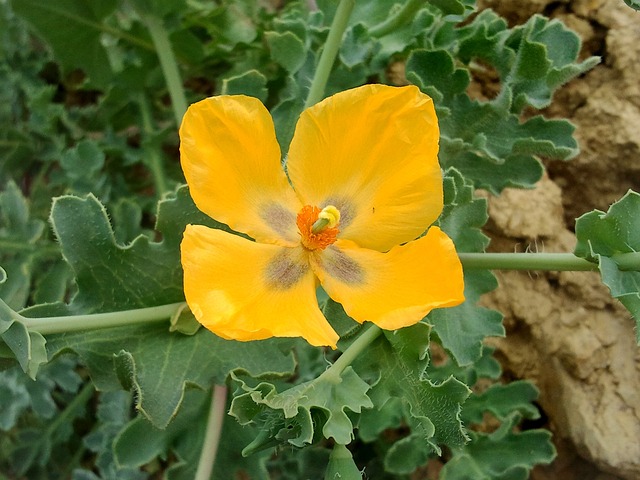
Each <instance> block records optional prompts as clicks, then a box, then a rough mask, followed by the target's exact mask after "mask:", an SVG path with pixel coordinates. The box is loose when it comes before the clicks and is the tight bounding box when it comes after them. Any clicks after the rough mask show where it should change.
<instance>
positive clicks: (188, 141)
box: [180, 95, 301, 245]
mask: <svg viewBox="0 0 640 480" xmlns="http://www.w3.org/2000/svg"><path fill="white" fill-rule="evenodd" d="M180 159H181V163H182V169H183V170H184V175H185V177H186V179H187V183H188V184H189V191H190V192H191V196H192V197H193V200H194V201H195V203H196V205H197V206H198V208H199V209H200V210H202V211H203V212H204V213H206V214H207V215H209V216H210V217H212V218H215V219H216V220H218V221H219V222H223V223H226V224H227V225H229V226H230V227H231V228H232V229H234V230H236V231H239V232H243V233H246V234H248V235H250V236H251V237H253V238H255V239H256V240H259V241H266V242H269V243H280V244H283V245H285V244H293V243H292V242H297V241H298V234H297V229H296V215H297V213H298V211H299V210H300V208H301V205H300V203H299V201H298V199H297V197H296V195H295V193H294V192H293V190H292V189H291V186H290V185H289V182H288V180H287V177H286V175H285V173H284V170H283V169H282V166H281V163H280V147H279V146H278V142H277V141H276V136H275V130H274V127H273V121H272V120H271V116H270V115H269V112H268V111H267V109H266V108H265V107H264V106H263V105H262V103H260V101H259V100H257V99H255V98H252V97H245V96H242V95H238V96H219V97H211V98H207V99H205V100H202V101H201V102H198V103H195V104H193V105H191V106H190V107H189V110H188V111H187V113H186V115H185V116H184V119H183V121H182V126H181V127H180Z"/></svg>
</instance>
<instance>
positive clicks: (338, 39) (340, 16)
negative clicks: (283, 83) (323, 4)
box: [304, 0, 356, 108]
mask: <svg viewBox="0 0 640 480" xmlns="http://www.w3.org/2000/svg"><path fill="white" fill-rule="evenodd" d="M355 4H356V2H355V0H341V1H340V4H339V5H338V9H337V10H336V16H335V17H334V18H333V22H332V23H331V29H330V30H329V36H328V37H327V42H326V43H325V44H324V49H323V50H322V54H321V55H320V61H319V62H318V68H317V69H316V73H315V75H314V76H313V80H312V82H311V88H310V89H309V96H307V101H306V103H305V104H304V108H308V107H310V106H312V105H315V104H316V103H318V102H319V101H320V100H322V98H323V97H324V89H325V87H326V86H327V81H328V80H329V74H330V73H331V68H332V67H333V62H334V61H335V59H336V56H337V55H338V51H339V50H340V44H341V43H342V36H343V35H344V31H345V30H346V29H347V24H348V23H349V16H350V15H351V11H352V10H353V7H354V5H355Z"/></svg>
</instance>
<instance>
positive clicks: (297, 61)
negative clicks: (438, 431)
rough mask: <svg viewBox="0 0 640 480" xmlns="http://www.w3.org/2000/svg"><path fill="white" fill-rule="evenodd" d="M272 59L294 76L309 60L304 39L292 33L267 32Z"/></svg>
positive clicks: (265, 35) (266, 36)
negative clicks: (307, 59)
mask: <svg viewBox="0 0 640 480" xmlns="http://www.w3.org/2000/svg"><path fill="white" fill-rule="evenodd" d="M264 37H265V40H266V41H267V45H268V46H269V50H270V53H271V58H273V60H274V61H275V62H276V63H277V64H279V65H282V66H283V67H284V68H285V69H286V70H287V71H288V72H289V73H291V74H294V73H295V72H297V71H298V70H300V68H301V67H302V65H304V62H305V60H306V58H307V51H306V48H305V45H304V42H303V41H302V39H300V38H299V37H298V36H297V35H295V34H294V33H292V32H283V33H278V32H265V34H264Z"/></svg>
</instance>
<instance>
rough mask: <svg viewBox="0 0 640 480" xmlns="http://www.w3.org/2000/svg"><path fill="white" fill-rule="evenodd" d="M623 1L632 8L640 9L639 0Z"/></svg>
mask: <svg viewBox="0 0 640 480" xmlns="http://www.w3.org/2000/svg"><path fill="white" fill-rule="evenodd" d="M624 3H626V4H627V5H629V6H630V7H631V8H633V9H634V10H640V0H624Z"/></svg>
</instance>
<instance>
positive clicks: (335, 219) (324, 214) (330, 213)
mask: <svg viewBox="0 0 640 480" xmlns="http://www.w3.org/2000/svg"><path fill="white" fill-rule="evenodd" d="M338 223H340V210H338V209H337V208H336V207H334V206H333V205H327V206H326V207H324V208H323V209H322V210H320V213H319V214H318V219H317V220H316V221H315V222H314V224H313V225H312V226H311V232H313V233H320V232H321V231H323V230H324V229H325V228H334V227H336V226H337V225H338Z"/></svg>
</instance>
